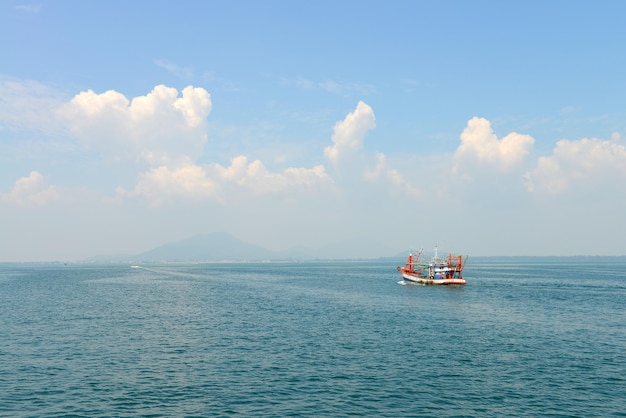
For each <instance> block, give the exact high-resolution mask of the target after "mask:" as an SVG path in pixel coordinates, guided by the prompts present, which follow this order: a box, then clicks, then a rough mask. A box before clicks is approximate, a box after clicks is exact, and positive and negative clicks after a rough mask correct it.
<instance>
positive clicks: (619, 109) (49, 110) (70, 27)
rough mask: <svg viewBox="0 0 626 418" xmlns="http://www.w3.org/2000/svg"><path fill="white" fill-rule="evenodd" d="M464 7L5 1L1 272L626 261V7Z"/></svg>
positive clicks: (1, 16)
mask: <svg viewBox="0 0 626 418" xmlns="http://www.w3.org/2000/svg"><path fill="white" fill-rule="evenodd" d="M452 5H453V7H450V6H451V4H449V3H446V2H413V1H406V2H405V1H400V2H395V3H383V2H369V1H365V2H353V1H346V2H339V3H337V2H329V1H321V2H315V3H310V4H303V3H294V2H286V1H269V2H251V1H250V2H248V1H243V2H235V3H233V2H221V1H216V2H200V1H191V2H186V3H182V4H179V3H173V2H158V3H142V2H137V3H127V2H119V1H111V2H88V3H87V2H85V3H83V2H73V1H64V0H61V1H57V2H45V3H30V2H28V3H25V2H21V1H8V2H5V3H3V4H2V5H0V10H1V11H2V13H0V34H2V35H3V36H0V52H1V53H2V55H3V56H4V57H5V58H6V59H5V60H4V61H3V64H2V66H0V231H1V233H0V237H1V238H0V261H56V260H66V261H73V260H83V259H85V258H88V257H91V256H95V255H103V254H135V253H140V252H143V251H147V250H149V249H151V248H154V247H157V246H159V245H163V244H165V243H168V242H174V241H179V240H182V239H185V238H187V237H191V236H194V235H197V234H205V233H212V232H215V231H224V232H227V233H229V234H231V235H232V236H234V237H236V238H238V239H240V240H242V241H245V242H248V243H250V244H254V245H259V246H262V247H265V248H267V249H269V250H272V251H286V250H287V249H290V248H292V247H300V246H301V247H311V248H320V247H325V246H330V245H331V244H332V243H342V242H345V243H346V245H345V246H343V247H342V246H341V245H338V246H337V247H336V251H337V252H338V253H337V258H345V256H346V255H348V254H351V253H353V252H370V253H377V252H387V251H389V252H392V254H393V253H395V252H397V251H401V250H402V249H403V248H407V249H408V248H419V247H421V246H424V247H425V248H427V247H428V246H430V247H432V246H434V245H435V244H437V245H438V246H439V248H440V249H441V250H442V251H445V252H455V253H463V254H470V255H477V256H516V255H517V256H541V255H548V256H575V255H592V256H621V255H624V254H626V249H625V245H624V238H623V237H624V236H625V235H626V222H624V221H623V216H624V215H623V214H624V213H626V148H625V146H624V136H625V135H626V105H625V104H624V100H623V99H622V97H624V95H625V93H626V83H625V82H624V76H623V74H624V73H626V65H625V60H626V58H624V57H623V54H622V53H621V51H622V50H623V45H622V44H623V40H624V39H626V26H625V25H623V24H622V21H621V19H622V16H623V15H624V12H626V4H624V3H622V2H610V1H609V2H602V3H599V4H592V3H576V4H573V3H572V4H568V5H567V7H563V5H561V4H560V3H546V2H539V1H530V2H524V3H523V4H522V3H520V4H512V3H502V2H496V1H479V2H468V3H465V2H454V3H452ZM373 247H376V248H373ZM333 249H334V248H333Z"/></svg>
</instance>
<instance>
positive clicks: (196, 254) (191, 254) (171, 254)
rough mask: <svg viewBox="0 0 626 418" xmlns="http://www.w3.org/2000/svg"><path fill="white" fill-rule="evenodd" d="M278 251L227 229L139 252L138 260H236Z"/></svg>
mask: <svg viewBox="0 0 626 418" xmlns="http://www.w3.org/2000/svg"><path fill="white" fill-rule="evenodd" d="M275 257H276V255H275V254H274V253H273V252H272V251H270V250H268V249H266V248H263V247H260V246H258V245H253V244H249V243H247V242H244V241H241V240H239V239H237V238H235V237H233V236H232V235H230V234H227V233H225V232H214V233H211V234H202V235H195V236H192V237H190V238H186V239H183V240H181V241H176V242H171V243H167V244H164V245H161V246H159V247H156V248H154V249H152V250H149V251H146V252H143V253H141V254H137V255H136V256H135V257H134V258H135V260H137V261H170V262H175V261H182V262H184V261H236V260H266V259H271V258H275Z"/></svg>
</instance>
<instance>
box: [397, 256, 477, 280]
mask: <svg viewBox="0 0 626 418" xmlns="http://www.w3.org/2000/svg"><path fill="white" fill-rule="evenodd" d="M421 257H422V250H419V252H418V253H417V254H413V253H409V257H408V258H407V260H406V263H405V264H404V267H403V266H398V268H397V270H398V271H399V272H400V274H402V279H403V280H404V281H405V282H409V283H419V284H446V285H455V284H465V279H464V278H463V268H464V267H465V263H467V256H466V257H465V260H463V256H462V255H452V254H448V257H439V256H438V254H437V247H435V255H434V256H433V257H432V258H431V259H430V261H429V262H428V263H423V262H420V259H421Z"/></svg>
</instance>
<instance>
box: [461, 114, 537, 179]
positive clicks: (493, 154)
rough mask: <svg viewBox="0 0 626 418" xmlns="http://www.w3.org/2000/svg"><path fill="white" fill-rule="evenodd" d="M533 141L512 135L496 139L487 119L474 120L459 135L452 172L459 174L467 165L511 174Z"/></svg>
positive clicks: (527, 136)
mask: <svg viewBox="0 0 626 418" xmlns="http://www.w3.org/2000/svg"><path fill="white" fill-rule="evenodd" d="M534 142H535V140H534V139H533V138H532V137H531V136H529V135H521V134H518V133H515V132H512V133H510V134H508V135H506V136H505V137H504V138H502V139H498V137H497V136H496V135H495V133H494V132H493V130H492V129H491V123H490V122H489V121H488V120H487V119H484V118H478V117H474V118H472V119H470V120H469V121H468V122H467V127H466V128H465V129H464V130H463V133H462V134H461V145H460V146H459V147H458V149H457V150H456V153H455V154H454V158H455V160H456V165H455V168H454V170H455V172H459V171H464V169H465V168H467V167H466V166H473V165H479V166H483V167H485V166H487V167H491V168H495V169H496V170H498V171H501V172H508V171H511V170H513V169H514V168H515V167H518V166H519V165H520V163H522V162H523V161H524V160H525V158H526V157H527V156H528V154H529V153H530V151H531V150H532V147H533V144H534Z"/></svg>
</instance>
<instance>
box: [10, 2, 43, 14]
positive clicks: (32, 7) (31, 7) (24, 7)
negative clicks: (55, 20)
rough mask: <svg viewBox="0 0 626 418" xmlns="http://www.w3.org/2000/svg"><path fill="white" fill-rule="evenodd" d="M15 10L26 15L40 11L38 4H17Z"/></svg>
mask: <svg viewBox="0 0 626 418" xmlns="http://www.w3.org/2000/svg"><path fill="white" fill-rule="evenodd" d="M15 8H16V9H17V10H21V11H23V12H26V13H39V12H40V11H41V6H40V5H38V4H19V5H17V6H15Z"/></svg>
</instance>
